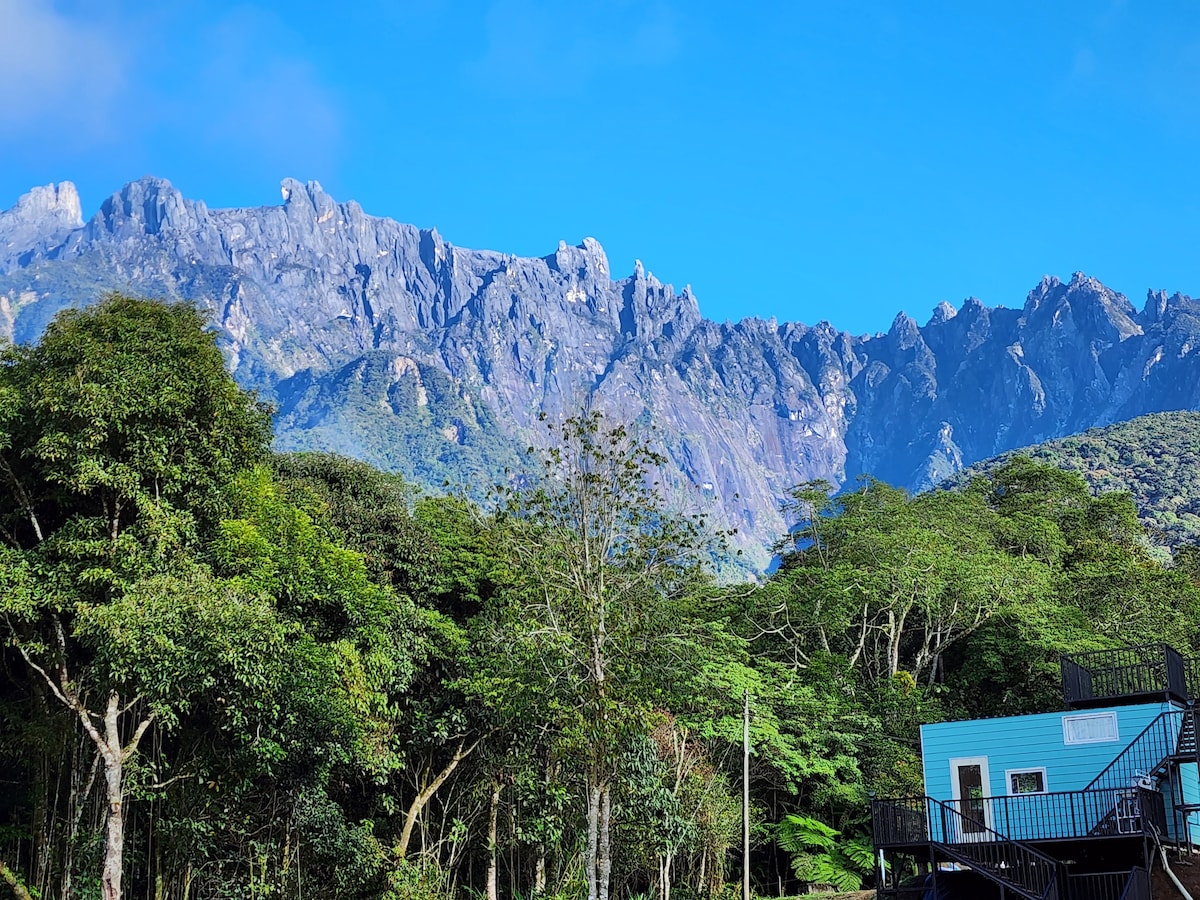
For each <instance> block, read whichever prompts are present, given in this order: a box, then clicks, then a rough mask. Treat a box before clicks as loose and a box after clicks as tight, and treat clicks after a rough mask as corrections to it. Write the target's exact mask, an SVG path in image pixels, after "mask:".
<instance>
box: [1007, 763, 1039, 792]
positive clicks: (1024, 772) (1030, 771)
mask: <svg viewBox="0 0 1200 900" xmlns="http://www.w3.org/2000/svg"><path fill="white" fill-rule="evenodd" d="M1034 772H1041V773H1042V789H1041V790H1040V791H1022V792H1021V793H1019V794H1018V793H1017V792H1016V791H1014V790H1013V783H1012V777H1013V776H1014V775H1032V774H1033V773H1034ZM1004 787H1005V790H1006V791H1007V793H1008V796H1010V797H1030V796H1033V795H1034V794H1048V793H1050V783H1049V782H1048V781H1047V780H1046V767H1045V766H1026V767H1025V768H1023V769H1005V770H1004Z"/></svg>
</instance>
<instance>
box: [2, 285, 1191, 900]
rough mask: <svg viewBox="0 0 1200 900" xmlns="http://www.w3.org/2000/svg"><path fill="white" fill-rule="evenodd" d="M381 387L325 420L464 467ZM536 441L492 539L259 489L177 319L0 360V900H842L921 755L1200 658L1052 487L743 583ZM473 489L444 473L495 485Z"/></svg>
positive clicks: (940, 496) (611, 433)
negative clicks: (1164, 644)
mask: <svg viewBox="0 0 1200 900" xmlns="http://www.w3.org/2000/svg"><path fill="white" fill-rule="evenodd" d="M379 362H380V366H381V367H383V368H380V369H379V370H378V371H376V370H372V371H364V372H363V373H362V374H363V376H364V377H363V381H362V386H361V388H359V387H354V386H353V385H350V384H347V385H345V386H344V389H345V390H347V391H355V390H361V391H362V397H361V398H360V399H362V401H363V402H364V403H378V401H379V399H380V397H383V398H384V399H386V400H387V401H388V403H389V404H391V405H390V406H389V409H390V410H391V413H389V415H393V416H395V418H396V420H397V421H396V423H395V424H396V427H397V428H402V429H408V428H409V427H410V426H412V427H413V428H416V427H417V426H418V425H419V426H420V428H424V429H425V431H424V432H422V434H424V437H421V436H417V437H413V438H411V439H412V440H414V441H417V442H418V443H419V442H420V441H425V440H427V439H429V436H430V434H435V433H436V432H431V431H430V430H429V429H430V428H434V429H444V430H443V431H442V432H441V437H438V438H437V440H439V441H445V440H451V439H456V440H457V439H462V440H468V439H470V440H476V439H478V440H481V441H484V440H486V437H487V435H488V434H490V432H489V431H488V428H489V427H490V426H488V425H487V423H486V422H482V421H476V422H475V423H474V424H473V425H472V426H471V428H477V430H475V431H472V430H471V429H467V430H466V431H461V432H458V433H457V434H458V437H453V436H451V437H447V436H446V435H447V434H451V432H449V431H448V430H445V429H449V428H450V426H451V425H453V424H454V422H453V417H452V416H451V417H450V418H447V416H448V415H449V413H448V412H447V410H452V411H453V412H454V415H460V416H466V415H467V412H468V409H467V406H469V399H468V398H464V397H459V398H454V397H449V396H442V395H440V394H439V393H438V392H439V390H440V388H439V383H438V382H436V379H433V378H432V377H427V375H426V373H425V372H424V370H423V369H422V368H421V367H420V366H418V365H416V364H415V363H414V364H413V366H411V367H410V366H407V364H405V365H403V366H401V368H403V369H404V371H402V372H396V373H392V374H393V375H396V376H397V377H395V378H392V377H391V375H388V374H387V371H385V369H386V366H385V364H384V362H383V361H379ZM387 365H390V363H387ZM389 371H390V370H389ZM385 376H386V377H385ZM389 379H390V380H389ZM294 387H295V385H294ZM418 388H420V390H423V391H424V392H425V393H424V395H422V394H421V393H420V391H419V390H418ZM297 390H299V387H297ZM380 391H382V392H383V393H382V394H380V393H379V392H380ZM422 396H424V399H425V403H422V402H421V397H422ZM302 408H303V404H302V403H301V402H299V401H297V402H296V404H295V405H294V406H293V407H292V408H291V409H290V411H289V412H288V414H289V415H299V414H300V413H301V412H302ZM349 414H350V415H352V414H353V409H351V413H349ZM366 421H367V420H366V419H363V423H365V422H366ZM464 421H465V420H464ZM1171 421H1172V420H1170V419H1163V420H1154V421H1149V422H1147V423H1145V427H1146V428H1148V429H1150V431H1147V432H1146V434H1150V433H1151V432H1152V431H1153V432H1154V433H1156V434H1159V435H1160V436H1166V437H1170V438H1171V440H1175V438H1174V437H1172V435H1174V434H1175V432H1172V431H1170V430H1169V429H1170V428H1173V427H1175V426H1174V425H1171V424H1170V422H1171ZM360 424H362V423H360ZM1151 426H1152V427H1151ZM330 427H333V426H330ZM1139 427H1141V426H1139ZM1180 427H1182V426H1180ZM362 429H363V430H362V432H361V433H363V434H365V433H366V432H365V429H366V425H365V424H362ZM1154 429H1158V430H1157V431H1154ZM1164 429H1166V430H1164ZM1192 430H1193V431H1194V429H1192ZM331 433H332V432H331ZM356 433H357V432H356ZM551 434H552V439H551V440H550V441H549V442H548V443H547V446H548V449H547V450H546V451H545V452H544V453H540V454H539V453H532V452H531V454H530V456H529V457H528V459H529V461H531V462H536V463H537V467H536V469H535V470H534V471H531V472H523V473H520V474H519V475H518V476H517V477H515V478H514V479H512V480H511V481H503V479H501V480H502V482H503V483H502V485H501V487H500V489H499V492H498V496H495V497H493V501H494V502H493V503H492V505H489V506H482V505H480V504H479V503H478V502H477V497H478V495H481V494H482V490H480V491H477V492H476V496H475V497H472V496H470V495H467V494H465V493H464V494H458V495H455V494H452V495H449V496H437V497H434V496H426V495H422V494H420V493H419V492H417V491H416V490H415V489H414V488H413V487H412V486H411V485H410V483H409V482H408V481H406V480H405V478H404V477H402V476H400V475H396V474H387V473H383V472H379V471H377V470H375V469H372V468H371V467H369V466H366V465H364V464H362V463H359V462H355V461H353V460H350V459H347V458H344V457H340V456H335V455H331V454H300V455H280V456H272V455H271V454H270V453H269V452H268V449H267V444H268V441H269V439H270V435H269V430H268V428H267V414H266V411H265V409H264V408H263V407H262V405H261V404H260V403H259V402H258V400H257V399H256V398H255V397H254V396H253V395H251V394H247V393H245V392H242V391H240V390H239V389H238V388H237V387H236V386H235V385H234V384H233V382H232V381H231V380H230V379H229V377H228V375H226V374H225V371H224V369H223V367H222V365H221V359H220V354H219V353H218V352H217V350H216V347H215V345H214V344H213V338H212V335H211V334H210V333H209V332H207V331H206V330H205V327H204V322H203V319H202V318H201V317H200V316H199V315H198V314H197V313H196V311H195V310H194V309H192V308H191V307H188V306H177V305H170V304H162V303H152V302H149V301H143V300H136V299H131V298H127V297H120V296H113V297H110V298H109V299H107V300H105V301H104V302H102V303H100V304H98V305H96V306H94V307H91V308H90V309H88V310H86V311H82V312H81V311H77V310H69V311H67V312H64V313H63V314H61V315H60V316H59V317H58V318H57V319H56V320H55V321H54V322H53V323H52V324H51V326H50V327H49V328H48V329H47V331H46V335H45V338H44V339H43V341H42V343H40V344H38V345H36V346H30V347H19V348H7V349H6V350H4V351H3V357H2V359H0V628H2V629H3V630H2V640H0V773H2V774H0V782H2V783H3V788H2V790H3V796H4V798H5V803H4V805H3V806H0V864H3V865H5V866H6V868H5V869H4V871H7V872H9V873H10V874H12V876H13V879H14V880H15V881H16V883H19V884H27V885H28V886H29V890H30V892H31V893H34V894H35V895H41V896H51V895H54V896H65V897H80V896H96V895H97V894H99V893H101V892H106V896H108V897H112V898H115V897H117V896H119V895H120V892H121V890H122V889H121V887H120V884H121V876H123V877H124V878H125V884H126V885H127V887H128V888H129V890H128V891H127V892H128V893H130V894H136V895H137V896H142V895H146V896H157V897H161V898H163V900H183V898H184V897H185V896H186V897H188V898H189V900H190V898H210V897H211V898H218V897H261V898H267V897H280V898H282V897H288V898H291V897H296V898H299V897H302V896H306V895H307V896H314V895H315V894H319V893H322V892H332V893H334V894H336V895H337V896H339V897H348V898H362V900H367V898H402V897H421V898H429V900H441V898H450V897H458V896H464V895H467V896H475V895H480V896H485V895H486V896H489V898H495V900H499V898H500V897H501V896H503V897H505V898H512V897H516V896H518V895H521V894H529V895H531V896H533V895H537V896H545V897H556V898H561V900H567V898H580V897H582V896H583V895H584V894H585V893H587V894H589V895H590V896H591V897H592V898H594V900H607V898H609V897H614V896H615V897H620V898H633V897H638V896H642V895H654V896H656V897H658V898H661V900H669V898H670V895H671V893H672V892H674V893H677V894H678V895H680V896H682V897H686V898H704V900H713V898H716V897H720V896H724V895H725V894H727V893H729V891H730V887H729V885H728V884H727V881H728V879H729V878H730V877H731V876H732V875H735V874H737V870H738V869H739V868H740V867H741V866H742V865H744V864H749V865H750V867H751V875H752V879H753V880H754V882H755V883H756V885H757V886H758V887H759V888H760V889H761V890H766V889H773V888H774V887H775V886H777V885H780V884H783V885H784V887H785V888H798V887H799V886H801V885H802V884H821V885H830V886H834V887H838V888H852V887H857V886H858V885H860V884H864V883H866V879H869V877H870V869H871V863H872V860H871V857H870V852H869V849H870V848H869V845H868V843H867V842H866V838H865V837H864V835H863V824H864V822H865V815H866V804H867V798H868V796H869V794H870V793H871V792H872V791H874V792H876V793H879V794H883V795H899V794H910V793H917V792H919V791H920V790H921V760H920V755H919V754H920V747H919V741H918V728H919V726H920V725H921V724H922V723H924V722H931V721H937V720H939V719H942V718H945V717H948V716H966V717H977V716H980V715H1006V714H1013V713H1022V712H1029V711H1035V710H1040V709H1045V708H1047V706H1048V705H1053V704H1054V703H1055V702H1056V700H1057V688H1058V684H1057V678H1058V671H1057V659H1058V654H1059V653H1061V652H1063V651H1070V650H1084V649H1093V648H1100V647H1108V646H1113V645H1116V644H1119V643H1124V642H1129V641H1146V642H1151V641H1155V642H1156V641H1169V642H1170V643H1172V644H1174V645H1176V646H1177V647H1178V648H1179V649H1180V650H1183V651H1185V652H1195V651H1197V650H1198V649H1200V631H1198V630H1197V624H1196V623H1197V622H1200V587H1198V584H1200V551H1198V550H1197V549H1196V546H1195V545H1184V546H1181V547H1180V548H1179V549H1178V550H1177V552H1176V553H1175V556H1174V559H1173V560H1169V559H1168V558H1167V556H1166V555H1165V554H1164V553H1163V552H1162V550H1161V548H1160V547H1158V546H1156V544H1155V541H1154V540H1152V539H1151V537H1152V536H1149V535H1148V534H1147V531H1146V528H1145V526H1144V524H1143V522H1142V521H1141V520H1139V513H1138V506H1137V504H1136V503H1135V499H1134V497H1133V496H1131V495H1130V494H1128V493H1123V492H1119V491H1118V492H1103V491H1097V490H1096V489H1095V483H1092V484H1089V482H1088V481H1087V480H1085V479H1084V478H1083V477H1081V476H1080V475H1078V474H1076V473H1073V472H1071V471H1064V470H1063V469H1061V468H1057V467H1055V466H1052V465H1047V464H1046V463H1044V462H1039V461H1037V460H1033V459H1029V458H1025V457H1013V458H1011V459H1008V460H1007V461H1005V462H1004V463H1002V464H997V465H994V466H992V467H990V468H987V469H986V471H985V472H984V473H983V474H980V475H978V476H977V477H975V478H973V479H971V480H970V481H967V482H964V483H963V484H962V485H961V486H960V487H959V489H957V490H953V491H949V490H943V491H934V492H930V493H926V494H922V495H919V496H916V497H910V496H909V495H907V494H906V493H904V492H903V491H900V490H897V489H895V488H892V487H890V486H888V485H885V484H882V483H880V482H876V481H872V480H870V479H866V480H864V481H863V482H861V483H860V484H859V485H858V487H857V489H855V490H852V491H848V492H846V493H844V494H841V495H839V496H834V497H831V496H830V493H829V490H828V485H824V484H820V483H816V484H807V485H799V486H797V487H796V488H795V489H794V490H793V491H792V493H791V498H790V503H789V506H788V510H789V512H790V513H791V514H792V516H793V517H794V518H795V519H796V520H797V523H798V524H797V527H796V529H795V530H794V531H793V532H792V533H790V534H788V535H787V536H785V537H784V538H783V539H782V540H781V541H780V543H779V545H778V547H777V548H776V549H777V551H778V553H779V558H780V565H779V568H778V570H777V571H776V572H775V573H774V574H773V575H772V576H771V577H770V578H769V579H767V580H765V581H764V582H762V583H724V582H722V581H721V580H720V579H719V578H718V577H717V575H716V574H714V570H718V569H719V567H720V564H721V561H722V558H723V554H724V552H725V551H724V548H723V545H722V544H721V541H720V539H719V536H714V535H712V534H711V533H710V531H709V529H708V527H707V524H706V523H705V521H704V519H703V517H702V516H681V515H678V514H677V513H676V512H675V511H673V510H671V509H669V508H668V507H667V506H666V505H665V504H664V502H663V499H662V496H661V494H660V493H659V491H658V486H657V484H656V474H657V472H658V471H659V467H660V465H661V462H662V460H661V458H660V457H658V456H657V454H656V453H655V452H654V451H653V450H652V449H651V448H650V446H649V445H648V444H647V443H646V442H645V441H644V440H643V439H642V437H641V436H640V435H639V434H638V433H637V432H636V431H635V430H634V429H632V428H630V427H627V426H623V425H621V424H620V423H615V422H612V421H610V420H607V419H605V418H604V417H603V416H600V415H597V414H584V415H581V416H577V417H574V418H571V419H568V420H566V421H564V422H561V423H558V424H557V425H554V426H553V429H552V432H551ZM464 435H465V437H464ZM1177 436H1178V437H1179V438H1180V439H1179V440H1178V441H1177V442H1176V443H1177V446H1178V447H1186V446H1188V445H1187V444H1186V442H1184V441H1183V439H1182V438H1183V436H1182V435H1177ZM1085 437H1086V436H1085ZM353 439H354V438H353V434H352V436H351V438H350V439H347V440H349V441H350V442H352V440H353ZM377 439H381V438H378V436H377ZM1088 439H1089V440H1091V438H1088ZM1131 440H1132V438H1131ZM339 446H341V445H339ZM344 449H353V448H352V447H350V446H348V445H346V446H345V447H344ZM427 449H428V450H429V459H430V462H429V465H430V466H431V467H435V468H436V467H437V466H438V465H440V463H439V462H438V459H437V451H436V448H435V447H434V446H432V445H430V446H429V447H428V448H427ZM485 449H486V448H484V447H482V446H481V447H480V455H479V457H478V461H479V465H478V467H476V468H473V469H472V470H471V471H469V472H457V473H451V472H446V473H445V474H446V475H447V476H448V477H449V476H451V475H453V477H454V478H458V477H464V476H465V477H468V478H470V479H472V480H473V481H474V483H475V484H476V485H480V486H481V485H491V484H493V483H494V480H493V479H494V478H495V477H497V476H499V475H500V474H501V473H499V472H498V471H496V469H495V466H494V465H493V463H495V462H496V460H494V459H491V457H489V456H488V455H487V454H486V452H484V451H485ZM1102 451H1103V448H1102V450H1101V451H1088V452H1089V453H1091V454H1092V456H1091V458H1092V459H1093V461H1095V460H1097V459H1101V457H1102V456H1103V453H1106V452H1107V451H1103V452H1102ZM1121 452H1124V451H1121ZM1130 452H1131V453H1132V454H1133V456H1131V457H1130V458H1131V459H1135V460H1136V459H1137V458H1138V457H1137V456H1136V453H1134V451H1130ZM1139 452H1140V451H1139ZM1147 452H1148V453H1149V452H1150V451H1149V450H1147ZM1097 454H1100V455H1097ZM1157 455H1158V457H1160V458H1161V457H1162V456H1163V455H1164V454H1161V453H1160V454H1157ZM1105 458H1106V457H1105ZM489 460H490V461H489ZM1105 465H1108V466H1109V468H1112V464H1111V461H1110V462H1106V463H1105ZM1131 465H1132V464H1131ZM1135 468H1136V467H1135ZM1139 471H1141V470H1139ZM420 474H422V477H428V475H429V473H428V472H424V473H420ZM1160 488H1161V489H1160V491H1159V493H1160V494H1161V495H1163V496H1165V493H1166V491H1167V490H1168V489H1169V487H1168V486H1167V485H1165V484H1163V485H1160ZM1179 508H1182V507H1179ZM747 696H748V697H749V699H750V705H751V709H752V715H751V727H750V737H751V745H752V758H751V766H750V784H749V789H750V794H751V804H750V813H751V817H752V820H753V827H752V836H753V841H754V848H753V852H752V854H751V858H750V859H749V860H748V861H745V860H742V859H741V854H740V853H739V852H737V851H736V850H735V849H734V848H735V847H736V846H737V843H738V839H739V837H740V826H741V821H740V818H741V815H740V814H741V809H740V797H739V794H740V789H741V788H742V784H741V777H742V775H741V759H740V753H741V741H742V719H741V710H742V704H743V702H744V700H745V699H746V698H747ZM110 723H111V728H110ZM114 809H115V810H117V811H118V812H119V813H120V815H114ZM771 822H778V823H780V824H779V825H778V826H773V825H770V824H768V823H771ZM114 836H120V837H123V838H125V840H124V843H123V845H121V846H119V847H118V849H117V850H116V851H113V850H112V849H111V843H112V842H111V838H113V837H114ZM118 843H120V842H118ZM772 844H774V845H775V848H774V851H773V850H772V848H771V846H770V845H772ZM106 848H109V849H107V850H106ZM764 851H765V852H764ZM776 851H782V852H776ZM100 859H103V860H105V863H106V864H105V865H104V866H100V865H98V864H97V860H100ZM114 862H115V866H114V865H110V864H111V863H114ZM114 873H115V880H114Z"/></svg>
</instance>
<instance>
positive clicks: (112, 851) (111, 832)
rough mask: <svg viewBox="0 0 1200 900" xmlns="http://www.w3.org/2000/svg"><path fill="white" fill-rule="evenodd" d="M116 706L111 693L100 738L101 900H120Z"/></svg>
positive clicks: (121, 815) (121, 834)
mask: <svg viewBox="0 0 1200 900" xmlns="http://www.w3.org/2000/svg"><path fill="white" fill-rule="evenodd" d="M119 704H120V699H119V698H118V697H117V695H116V694H115V693H114V694H112V696H111V697H110V698H109V702H108V709H107V710H106V712H105V716H104V736H105V743H106V744H107V745H108V752H107V753H104V754H103V755H104V786H105V789H106V793H107V799H108V815H107V817H106V819H105V822H104V871H103V873H102V874H101V876H100V896H101V897H103V898H104V900H121V867H122V862H123V860H124V855H125V810H124V808H123V806H122V803H121V801H122V799H123V798H122V796H121V772H122V770H123V768H124V760H123V759H122V756H123V754H122V753H121V737H120V734H119V733H118V731H117V716H118V709H119Z"/></svg>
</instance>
